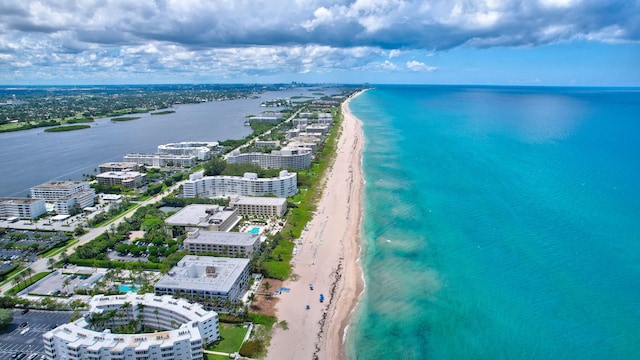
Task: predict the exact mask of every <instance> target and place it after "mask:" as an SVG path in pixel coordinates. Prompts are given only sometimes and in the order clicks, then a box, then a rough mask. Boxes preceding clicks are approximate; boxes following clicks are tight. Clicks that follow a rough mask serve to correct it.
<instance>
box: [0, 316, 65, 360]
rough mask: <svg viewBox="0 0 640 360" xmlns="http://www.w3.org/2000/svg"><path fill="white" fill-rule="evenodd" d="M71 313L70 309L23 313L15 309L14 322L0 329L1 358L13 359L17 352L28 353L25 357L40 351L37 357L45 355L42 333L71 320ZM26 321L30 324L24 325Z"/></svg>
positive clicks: (0, 359)
mask: <svg viewBox="0 0 640 360" xmlns="http://www.w3.org/2000/svg"><path fill="white" fill-rule="evenodd" d="M71 315H73V313H72V312H70V311H43V310H31V311H29V312H28V313H26V314H22V311H21V310H14V312H13V323H12V324H11V325H9V326H8V327H7V328H5V329H4V330H2V331H0V360H4V359H12V357H11V356H12V355H13V354H15V353H16V352H23V353H25V354H27V356H25V357H24V358H23V359H27V358H28V356H29V355H31V354H33V353H38V354H39V356H38V357H36V359H39V358H40V356H41V355H44V346H43V345H42V334H44V333H46V332H47V331H49V330H50V329H52V328H53V327H55V326H56V325H60V324H64V323H67V322H69V319H70V318H71ZM25 323H28V324H26V325H23V324H25ZM21 325H22V326H21Z"/></svg>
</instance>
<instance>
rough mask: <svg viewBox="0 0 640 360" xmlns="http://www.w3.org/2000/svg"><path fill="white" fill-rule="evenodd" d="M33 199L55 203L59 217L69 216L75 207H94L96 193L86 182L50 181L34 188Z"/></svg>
mask: <svg viewBox="0 0 640 360" xmlns="http://www.w3.org/2000/svg"><path fill="white" fill-rule="evenodd" d="M31 198H32V199H42V200H44V201H45V202H48V203H53V204H54V210H55V211H56V212H57V213H58V214H59V215H69V213H70V212H71V211H72V209H73V208H75V207H80V208H82V209H84V208H86V207H90V206H93V205H94V204H95V198H96V192H95V190H93V189H92V188H91V187H89V183H88V182H86V181H50V182H47V183H44V184H41V185H38V186H34V187H32V188H31Z"/></svg>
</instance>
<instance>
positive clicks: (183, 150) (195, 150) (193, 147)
mask: <svg viewBox="0 0 640 360" xmlns="http://www.w3.org/2000/svg"><path fill="white" fill-rule="evenodd" d="M218 148H219V143H218V142H216V141H183V142H177V143H169V144H163V145H159V146H158V154H171V155H189V156H196V157H197V158H198V160H209V159H211V153H212V152H216V151H217V149H218Z"/></svg>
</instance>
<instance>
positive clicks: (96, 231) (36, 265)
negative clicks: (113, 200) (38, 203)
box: [0, 182, 182, 294]
mask: <svg viewBox="0 0 640 360" xmlns="http://www.w3.org/2000/svg"><path fill="white" fill-rule="evenodd" d="M180 185H182V182H178V183H176V184H174V185H173V186H172V187H170V188H169V189H167V190H165V191H164V192H162V193H160V194H158V195H156V196H154V197H152V198H150V199H147V200H145V201H141V202H139V203H138V206H136V207H134V208H133V209H131V210H129V211H128V212H127V213H126V214H125V215H123V216H121V217H119V218H118V219H116V220H115V221H113V222H110V223H108V224H107V225H104V226H101V227H97V228H89V229H88V231H87V233H86V234H84V235H82V236H80V237H79V238H78V242H77V243H75V244H73V245H72V246H70V247H69V248H68V249H67V250H66V252H67V253H72V252H73V251H74V250H75V249H76V248H77V247H78V246H80V245H84V244H86V243H88V242H89V241H91V240H93V239H95V238H96V237H97V236H98V235H100V234H102V233H104V232H105V231H107V230H110V228H111V226H112V225H113V226H118V224H120V223H121V222H122V221H124V220H125V219H126V218H129V217H130V216H131V215H132V214H133V213H135V211H136V210H137V209H138V208H139V207H142V206H146V205H150V204H155V203H157V202H158V201H160V200H162V198H163V197H165V196H167V195H169V194H171V193H172V192H173V191H175V190H176V189H177V188H178V187H179V186H180ZM34 228H35V225H34ZM61 258H62V254H59V255H56V256H53V257H51V259H53V260H54V261H58V260H60V259H61ZM49 259H50V258H48V257H47V258H40V259H38V260H36V261H34V262H32V263H31V264H29V267H30V268H31V269H32V270H33V273H34V274H37V273H39V272H44V271H49ZM13 286H14V284H13V282H12V281H10V282H8V283H6V284H4V285H2V286H0V294H4V292H5V291H7V290H9V289H11V288H12V287H13Z"/></svg>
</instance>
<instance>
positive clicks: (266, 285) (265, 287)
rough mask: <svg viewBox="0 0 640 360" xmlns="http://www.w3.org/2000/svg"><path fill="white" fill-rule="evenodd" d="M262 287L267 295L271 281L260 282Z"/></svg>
mask: <svg viewBox="0 0 640 360" xmlns="http://www.w3.org/2000/svg"><path fill="white" fill-rule="evenodd" d="M262 288H263V289H264V291H266V292H267V295H268V294H269V289H271V283H269V282H268V281H265V282H264V283H263V284H262Z"/></svg>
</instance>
